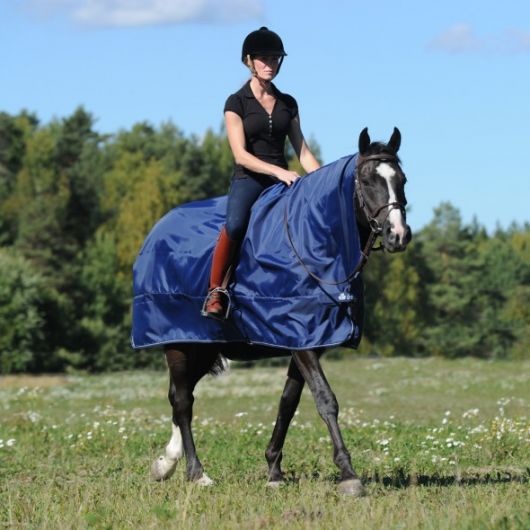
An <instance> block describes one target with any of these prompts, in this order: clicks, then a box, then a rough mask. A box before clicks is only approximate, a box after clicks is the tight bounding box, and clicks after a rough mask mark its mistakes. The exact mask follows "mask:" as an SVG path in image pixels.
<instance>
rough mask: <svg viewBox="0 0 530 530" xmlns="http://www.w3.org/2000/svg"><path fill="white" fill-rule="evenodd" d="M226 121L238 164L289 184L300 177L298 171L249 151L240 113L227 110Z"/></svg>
mask: <svg viewBox="0 0 530 530" xmlns="http://www.w3.org/2000/svg"><path fill="white" fill-rule="evenodd" d="M225 123H226V134H227V136H228V142H229V143H230V148H231V149H232V154H233V155H234V159H235V162H236V164H239V165H241V166H243V167H245V168H247V169H250V171H255V172H256V173H263V174H264V175H270V176H271V177H274V178H276V179H278V180H280V181H281V182H284V183H285V184H287V185H288V186H290V185H291V184H292V183H293V182H294V181H295V180H296V179H297V178H299V176H300V175H298V173H296V171H289V170H288V169H283V168H282V167H279V166H275V165H274V164H269V163H268V162H264V161H263V160H260V159H259V158H257V157H255V156H254V155H252V154H250V153H249V152H248V151H247V149H246V143H245V131H244V129H243V120H242V119H241V117H240V116H239V115H238V114H236V113H235V112H232V111H226V112H225Z"/></svg>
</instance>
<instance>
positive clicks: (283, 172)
mask: <svg viewBox="0 0 530 530" xmlns="http://www.w3.org/2000/svg"><path fill="white" fill-rule="evenodd" d="M274 176H275V177H276V178H277V179H278V180H279V181H280V182H283V183H284V184H287V186H290V185H291V184H292V183H293V182H294V181H295V180H297V179H299V178H300V175H299V174H298V173H297V172H296V171H290V170H288V169H283V168H281V167H279V168H278V170H277V171H275V172H274Z"/></svg>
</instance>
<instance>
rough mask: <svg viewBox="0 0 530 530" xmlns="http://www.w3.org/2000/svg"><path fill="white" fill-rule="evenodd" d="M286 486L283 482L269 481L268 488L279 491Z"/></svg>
mask: <svg viewBox="0 0 530 530" xmlns="http://www.w3.org/2000/svg"><path fill="white" fill-rule="evenodd" d="M284 484H285V482H284V481H283V480H269V482H267V484H266V486H267V488H272V489H275V490H277V489H280V488H281V487H282V486H283V485H284Z"/></svg>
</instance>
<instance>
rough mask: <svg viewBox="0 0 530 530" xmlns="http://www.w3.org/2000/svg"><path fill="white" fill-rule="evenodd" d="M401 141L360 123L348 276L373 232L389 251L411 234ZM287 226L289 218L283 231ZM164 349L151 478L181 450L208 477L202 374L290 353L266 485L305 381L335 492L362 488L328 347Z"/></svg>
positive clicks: (192, 474) (272, 482)
mask: <svg viewBox="0 0 530 530" xmlns="http://www.w3.org/2000/svg"><path fill="white" fill-rule="evenodd" d="M400 144H401V133H400V131H399V129H397V128H394V131H393V133H392V135H391V137H390V140H389V141H388V143H386V144H385V143H382V142H372V141H371V139H370V136H369V134H368V129H367V128H365V129H363V130H362V132H361V133H360V135H359V140H358V146H359V151H358V153H357V154H356V155H353V156H354V158H355V175H354V178H355V186H354V188H353V189H354V191H353V197H349V198H348V200H349V201H351V204H352V205H353V211H354V215H355V219H356V224H357V228H356V229H357V230H358V237H359V242H360V248H361V249H362V251H361V253H360V260H359V262H358V263H357V264H356V266H355V268H354V270H353V271H352V273H351V274H350V275H348V279H349V280H350V281H359V280H360V277H361V276H360V273H361V270H362V268H363V267H364V265H365V264H366V262H367V260H368V257H369V254H370V252H371V250H372V249H373V248H374V243H375V241H376V239H377V238H378V237H380V238H381V247H380V248H382V249H383V250H385V251H387V252H390V253H394V252H401V251H403V250H405V248H406V247H407V245H408V243H409V242H410V240H411V230H410V227H409V226H408V225H407V222H406V211H405V207H406V204H407V202H406V198H405V192H404V186H405V182H406V178H405V174H404V173H403V171H402V169H401V162H400V159H399V157H398V155H397V152H398V150H399V147H400ZM303 178H307V177H303ZM288 228H289V227H288V225H287V224H286V225H285V229H286V230H287V231H288ZM291 243H292V241H291ZM292 250H293V254H295V255H296V257H297V258H299V259H298V263H297V264H298V265H299V266H300V267H301V268H302V269H304V270H305V273H306V274H307V275H308V276H310V277H311V278H312V281H314V282H315V283H317V284H319V285H324V284H325V283H326V282H325V281H324V280H323V279H322V278H320V277H319V275H318V274H317V272H315V270H314V269H313V270H310V268H309V267H308V266H307V263H304V260H303V259H302V258H300V256H299V254H298V253H297V251H296V248H295V247H294V246H293V248H292ZM328 283H331V282H328ZM361 291H362V289H361ZM360 302H361V303H359V301H357V305H358V306H360V307H357V310H359V309H360V312H361V316H360V318H361V319H362V307H363V303H362V302H363V301H362V300H361V301H360ZM203 318H204V317H203ZM206 320H207V319H206ZM359 340H360V339H359ZM164 350H165V357H166V361H167V366H168V369H169V379H170V381H169V393H168V398H169V402H170V404H171V407H172V412H173V414H172V435H171V439H170V441H169V443H168V444H167V446H166V448H165V453H164V454H163V455H161V456H159V457H158V458H157V459H156V460H155V461H154V462H153V464H152V466H151V477H152V478H153V479H154V480H157V481H161V480H166V479H168V478H169V477H170V476H171V475H172V474H173V473H174V471H175V468H176V465H177V462H178V461H179V460H180V459H181V458H182V457H183V456H185V459H186V463H187V466H186V475H187V479H188V480H189V481H194V482H196V483H198V484H200V485H204V486H209V485H212V484H213V481H212V480H211V479H210V478H209V477H208V475H207V474H206V473H205V471H204V468H203V465H202V464H201V461H200V460H199V457H198V456H197V451H196V447H195V443H194V438H193V432H192V425H191V424H192V417H193V415H192V407H193V402H194V396H193V392H194V388H195V386H196V384H197V383H198V382H199V380H200V379H201V378H202V377H203V376H205V375H206V374H208V373H219V372H220V371H222V370H223V368H224V367H223V363H224V362H226V359H230V360H249V359H262V358H270V357H276V356H289V357H290V363H289V368H288V371H287V380H286V382H285V387H284V390H283V393H282V396H281V398H280V404H279V408H278V415H277V419H276V423H275V426H274V429H273V433H272V436H271V439H270V442H269V444H268V447H267V449H266V451H265V458H266V461H267V464H268V482H267V485H268V486H270V487H277V486H279V485H280V484H282V481H283V473H282V469H281V461H282V449H283V445H284V441H285V438H286V435H287V431H288V428H289V424H290V422H291V420H292V418H293V416H294V414H295V411H296V409H297V406H298V404H299V401H300V396H301V394H302V390H303V388H304V385H305V384H306V383H307V386H308V387H309V389H310V391H311V393H312V395H313V398H314V400H315V402H316V407H317V410H318V413H319V415H320V416H321V418H322V419H323V421H324V422H325V424H326V425H327V427H328V430H329V434H330V436H331V440H332V443H333V460H334V463H335V464H336V466H337V467H338V469H339V472H340V479H339V481H338V490H339V492H340V493H341V494H346V495H352V496H356V497H359V496H362V495H364V494H365V488H364V486H363V484H362V482H361V480H360V478H359V476H358V475H357V473H356V472H355V471H354V469H353V467H352V463H351V458H350V454H349V452H348V450H347V448H346V446H345V444H344V440H343V437H342V434H341V430H340V428H339V424H338V419H337V418H338V411H339V406H338V402H337V399H336V397H335V395H334V393H333V391H332V389H331V387H330V385H329V383H328V381H327V379H326V376H325V374H324V372H323V370H322V366H321V363H320V358H321V356H322V355H323V354H324V352H325V350H326V348H325V347H319V346H318V345H317V347H311V348H303V349H293V350H289V349H285V348H277V347H274V346H271V345H262V344H256V343H250V344H249V343H244V342H243V343H242V342H232V343H230V342H228V343H227V342H224V343H223V342H219V343H217V342H211V343H205V342H193V341H190V342H185V341H180V342H178V343H176V342H175V343H169V344H165V346H164Z"/></svg>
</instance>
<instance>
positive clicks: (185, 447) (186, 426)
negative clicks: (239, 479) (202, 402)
mask: <svg viewBox="0 0 530 530" xmlns="http://www.w3.org/2000/svg"><path fill="white" fill-rule="evenodd" d="M204 350H205V351H201V352H196V351H195V348H194V347H181V348H180V349H174V348H167V349H166V360H167V364H168V367H169V373H170V385H169V401H170V403H171V406H172V407H173V424H172V432H173V434H172V437H171V440H170V442H169V444H168V445H167V447H166V454H165V456H161V457H159V458H158V459H157V460H155V462H154V463H153V465H152V467H151V473H152V476H153V477H154V478H155V479H156V480H164V479H166V478H169V477H170V476H171V475H172V474H173V472H174V470H175V466H176V464H177V461H178V460H179V458H181V457H182V454H183V453H184V454H185V455H186V461H187V477H188V480H194V481H198V482H200V483H201V484H203V485H209V484H212V481H211V480H210V478H208V476H207V475H206V474H205V473H204V469H203V467H202V464H201V462H200V460H199V458H198V457H197V452H196V449H195V442H194V440H193V433H192V430H191V420H192V414H193V401H194V398H193V390H194V388H195V385H196V384H197V382H198V381H199V380H200V379H201V377H203V376H204V375H205V374H206V373H208V371H209V370H210V368H211V367H212V366H213V364H214V362H215V359H216V357H217V353H216V352H214V351H213V350H208V349H207V348H204Z"/></svg>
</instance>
